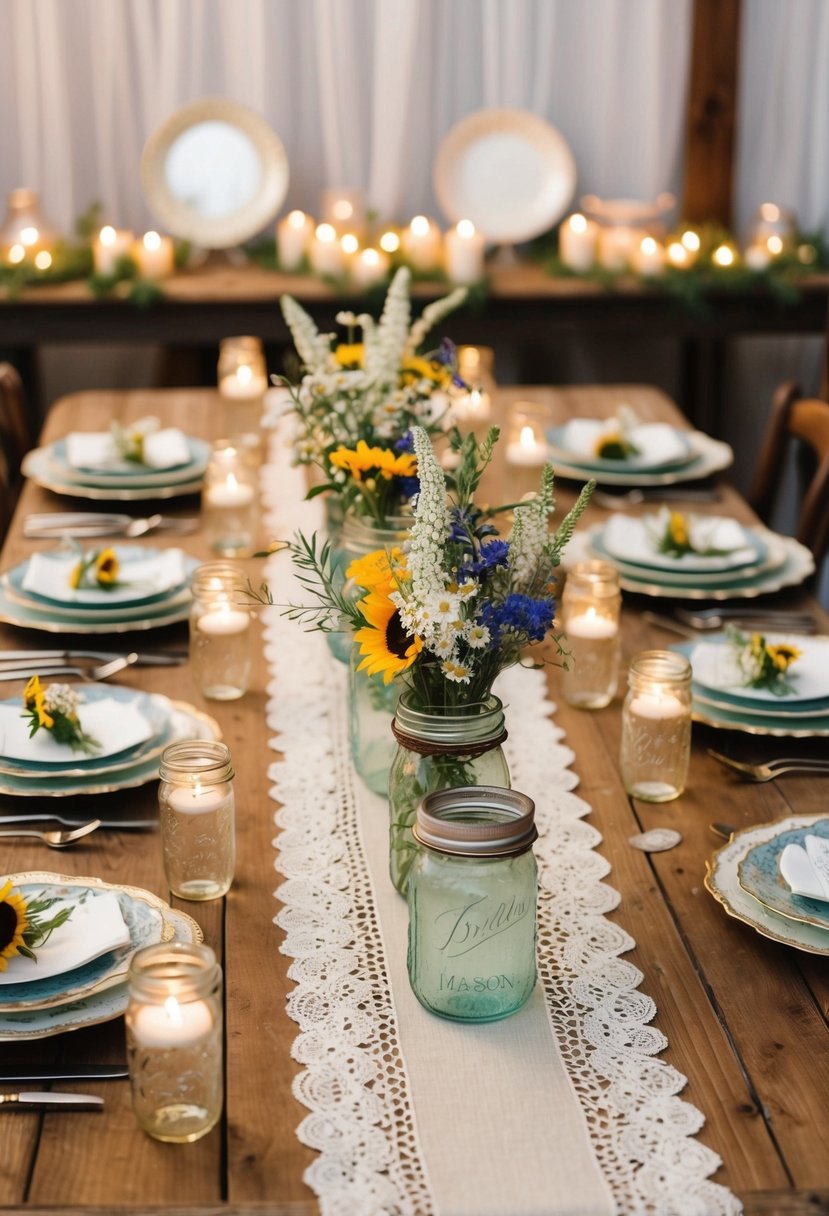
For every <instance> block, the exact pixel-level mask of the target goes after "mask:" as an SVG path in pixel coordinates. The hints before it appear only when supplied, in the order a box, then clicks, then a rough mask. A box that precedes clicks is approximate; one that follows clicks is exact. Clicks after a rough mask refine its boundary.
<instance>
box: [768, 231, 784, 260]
mask: <svg viewBox="0 0 829 1216" xmlns="http://www.w3.org/2000/svg"><path fill="white" fill-rule="evenodd" d="M766 245H767V247H768V251H769V253H772V254H774V256H775V257H776V256H777V254H778V253H782V252H783V238H782V237H779V236H777V235H774V236H770V237H769V239H768V240H767V241H766Z"/></svg>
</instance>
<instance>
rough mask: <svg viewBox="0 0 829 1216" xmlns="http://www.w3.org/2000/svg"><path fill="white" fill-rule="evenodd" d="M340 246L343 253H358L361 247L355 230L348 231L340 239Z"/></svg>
mask: <svg viewBox="0 0 829 1216" xmlns="http://www.w3.org/2000/svg"><path fill="white" fill-rule="evenodd" d="M340 248H341V249H342V251H343V253H349V254H351V253H356V252H357V250H358V249H359V248H360V242H359V241H358V240H357V238H356V236H355V235H354V233H353V232H347V233H346V234H345V236H344V237H342V238H341V240H340Z"/></svg>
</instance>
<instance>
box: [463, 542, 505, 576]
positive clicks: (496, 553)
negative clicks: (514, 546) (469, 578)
mask: <svg viewBox="0 0 829 1216" xmlns="http://www.w3.org/2000/svg"><path fill="white" fill-rule="evenodd" d="M508 558H509V541H506V540H491V541H488V542H487V543H486V544H485V545H481V549H480V557H479V558H478V560H477V561H476V562H473V563H472V573H473V574H475V575H479V574H486V573H487V571H488V570H494V569H495V568H496V566H506V564H507V560H508Z"/></svg>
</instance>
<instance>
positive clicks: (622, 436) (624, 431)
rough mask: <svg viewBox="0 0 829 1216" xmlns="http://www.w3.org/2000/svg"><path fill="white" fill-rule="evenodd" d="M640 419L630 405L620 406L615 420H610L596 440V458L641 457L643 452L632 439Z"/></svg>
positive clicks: (627, 458)
mask: <svg viewBox="0 0 829 1216" xmlns="http://www.w3.org/2000/svg"><path fill="white" fill-rule="evenodd" d="M637 421H638V419H637V417H636V414H635V413H634V411H633V410H632V409H631V408H630V406H629V405H620V406H619V408H618V410H617V411H616V417H615V418H609V419H608V420H607V423H606V425H605V426H604V427H603V428H602V431H601V433H600V435H599V437H598V439H597V440H596V446H595V449H594V452H593V454H594V456H598V457H599V458H600V459H601V460H630V458H631V457H632V456H641V454H642V453H641V450H640V448H638V447H637V446H636V444H635V443H634V442H633V440H632V439H631V431H632V429H633V427H634V426H636V423H637Z"/></svg>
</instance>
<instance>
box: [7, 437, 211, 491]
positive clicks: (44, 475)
mask: <svg viewBox="0 0 829 1216" xmlns="http://www.w3.org/2000/svg"><path fill="white" fill-rule="evenodd" d="M21 471H22V473H23V475H24V477H28V478H30V480H32V481H33V482H35V483H36V485H39V486H42V487H43V489H44V490H51V491H52V492H53V493H55V494H66V495H68V496H69V497H71V498H91V499H95V500H96V501H98V500H100V501H102V502H142V501H152V500H154V499H164V498H181V497H183V496H184V495H186V494H199V493H200V492H201V488H202V483H203V481H204V478H203V477H202V476H201V475H199V476H198V477H193V478H191V479H190V480H189V481H179V482H175V483H174V484H169V483H165V484H164V485H149V486H125V487H124V488H123V489H119V488H118V487H117V486H114V487H111V488H109V487H104V486H92V485H88V484H84V483H79V482H74V481H69V480H67V479H66V478H64V477H61V476H60V473H59V471H58V470H57V469H56V468H55V467H54V465H53V463H52V460H51V457H50V454H49V449H48V448H33V449H32V450H31V452H27V453H26V455H25V456H24V458H23V462H22V464H21Z"/></svg>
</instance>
